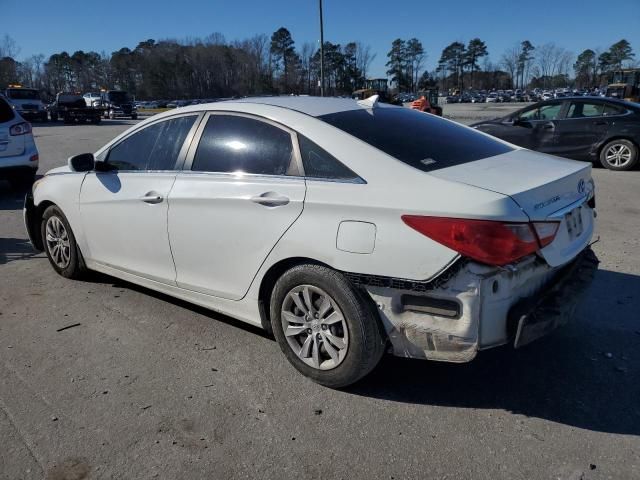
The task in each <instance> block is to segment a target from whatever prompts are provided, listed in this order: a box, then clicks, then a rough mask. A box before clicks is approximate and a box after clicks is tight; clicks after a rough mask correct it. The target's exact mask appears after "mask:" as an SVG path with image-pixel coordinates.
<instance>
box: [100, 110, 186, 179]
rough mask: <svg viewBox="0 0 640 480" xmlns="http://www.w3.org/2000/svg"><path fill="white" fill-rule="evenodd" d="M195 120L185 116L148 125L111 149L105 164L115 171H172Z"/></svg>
mask: <svg viewBox="0 0 640 480" xmlns="http://www.w3.org/2000/svg"><path fill="white" fill-rule="evenodd" d="M196 118H197V115H188V116H183V117H177V118H173V119H171V120H166V121H163V122H158V123H154V124H153V125H149V126H148V127H145V128H143V129H142V130H140V131H139V132H136V133H134V134H133V135H131V136H130V137H127V138H126V139H125V140H124V141H122V142H120V143H119V144H117V145H116V146H115V147H113V148H112V149H111V150H110V151H109V156H108V158H107V162H108V163H109V165H111V167H113V168H115V169H116V170H175V168H176V161H177V160H178V155H179V154H180V149H181V148H182V145H183V144H184V141H185V139H186V138H187V134H188V133H189V130H190V129H191V127H192V126H193V123H194V122H195V120H196Z"/></svg>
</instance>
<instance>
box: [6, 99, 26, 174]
mask: <svg viewBox="0 0 640 480" xmlns="http://www.w3.org/2000/svg"><path fill="white" fill-rule="evenodd" d="M19 120H20V117H17V116H16V114H15V113H14V112H13V109H12V108H11V106H10V105H9V104H8V103H7V101H6V100H4V99H3V98H0V158H3V157H4V158H6V157H15V156H17V155H22V153H23V152H24V147H25V143H24V138H25V135H10V132H9V129H10V128H11V126H12V125H15V124H16V123H18V122H19ZM1 166H2V163H0V167H1Z"/></svg>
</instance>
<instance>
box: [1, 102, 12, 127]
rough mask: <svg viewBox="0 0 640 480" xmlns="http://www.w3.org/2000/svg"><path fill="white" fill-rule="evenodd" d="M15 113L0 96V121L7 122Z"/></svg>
mask: <svg viewBox="0 0 640 480" xmlns="http://www.w3.org/2000/svg"><path fill="white" fill-rule="evenodd" d="M14 117H15V114H14V113H13V109H12V108H11V106H10V105H9V103H7V101H6V100H5V99H4V98H2V97H0V123H4V122H8V121H9V120H13V119H14Z"/></svg>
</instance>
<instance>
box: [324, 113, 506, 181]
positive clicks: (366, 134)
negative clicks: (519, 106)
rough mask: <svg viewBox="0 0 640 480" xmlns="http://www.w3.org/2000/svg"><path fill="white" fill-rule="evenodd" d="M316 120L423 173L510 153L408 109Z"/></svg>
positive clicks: (501, 145)
mask: <svg viewBox="0 0 640 480" xmlns="http://www.w3.org/2000/svg"><path fill="white" fill-rule="evenodd" d="M318 118H319V119H320V120H323V121H325V122H327V123H329V124H330V125H333V126H334V127H337V128H339V129H340V130H343V131H345V132H347V133H349V134H351V135H353V136H354V137H356V138H359V139H360V140H362V141H364V142H366V143H368V144H369V145H371V146H373V147H375V148H377V149H379V150H382V151H383V152H385V153H387V154H389V155H391V156H392V157H395V158H397V159H398V160H400V161H401V162H404V163H406V164H408V165H411V166H412V167H415V168H417V169H419V170H422V171H423V172H429V171H432V170H438V169H440V168H445V167H451V166H454V165H460V164H463V163H467V162H472V161H475V160H480V159H483V158H487V157H492V156H494V155H500V154H502V153H506V152H510V151H512V150H513V149H512V148H511V147H509V146H507V145H505V144H504V143H501V142H499V141H497V140H494V139H492V138H491V137H489V136H487V135H484V134H482V133H480V132H477V131H475V130H472V129H469V128H467V127H463V126H462V125H457V124H455V123H452V122H448V121H446V120H443V119H441V118H438V117H437V116H434V115H430V114H426V113H423V112H417V111H415V110H410V109H408V108H401V107H378V108H375V109H373V110H364V109H358V110H349V111H346V112H338V113H331V114H329V115H322V116H320V117H318Z"/></svg>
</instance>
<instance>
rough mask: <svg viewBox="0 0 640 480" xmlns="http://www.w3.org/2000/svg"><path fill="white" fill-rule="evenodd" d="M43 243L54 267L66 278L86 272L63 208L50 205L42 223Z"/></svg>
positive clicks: (78, 276) (76, 276) (77, 276)
mask: <svg viewBox="0 0 640 480" xmlns="http://www.w3.org/2000/svg"><path fill="white" fill-rule="evenodd" d="M40 235H41V236H42V244H43V245H44V250H45V252H46V253H47V258H48V259H49V263H51V266H52V267H53V269H54V270H55V271H56V272H58V273H59V274H60V275H62V276H63V277H65V278H80V277H82V275H83V274H84V273H85V272H86V267H85V264H84V259H83V258H82V254H81V253H80V249H79V248H78V244H77V243H76V238H75V236H74V235H73V231H72V230H71V226H70V225H69V222H68V220H67V217H65V215H64V213H62V210H60V208H58V207H57V206H55V205H51V206H50V207H48V208H47V209H46V210H45V211H44V214H43V215H42V223H41V224H40Z"/></svg>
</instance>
